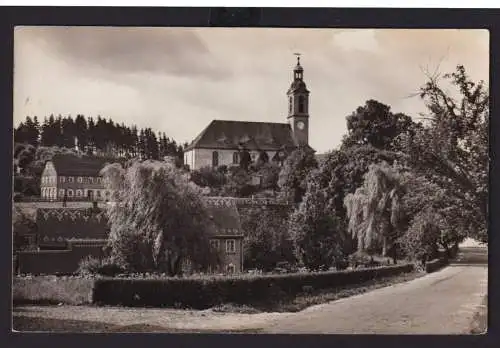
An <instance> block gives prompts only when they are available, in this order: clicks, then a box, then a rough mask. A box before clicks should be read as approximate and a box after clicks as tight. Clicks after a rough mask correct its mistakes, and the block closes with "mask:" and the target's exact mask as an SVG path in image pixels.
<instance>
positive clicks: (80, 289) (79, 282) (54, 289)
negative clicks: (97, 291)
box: [12, 276, 93, 305]
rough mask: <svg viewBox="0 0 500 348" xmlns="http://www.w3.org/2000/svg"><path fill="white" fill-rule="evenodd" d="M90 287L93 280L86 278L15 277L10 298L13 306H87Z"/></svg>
mask: <svg viewBox="0 0 500 348" xmlns="http://www.w3.org/2000/svg"><path fill="white" fill-rule="evenodd" d="M92 287H93V280H92V279H87V278H76V277H75V278H67V279H60V278H58V277H55V276H47V277H32V278H27V277H26V278H19V277H15V278H14V279H13V287H12V298H13V302H14V303H15V304H59V303H61V302H63V303H67V304H74V305H80V304H88V303H90V302H91V300H92V298H91V296H92Z"/></svg>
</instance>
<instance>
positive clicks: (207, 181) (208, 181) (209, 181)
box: [191, 167, 226, 189]
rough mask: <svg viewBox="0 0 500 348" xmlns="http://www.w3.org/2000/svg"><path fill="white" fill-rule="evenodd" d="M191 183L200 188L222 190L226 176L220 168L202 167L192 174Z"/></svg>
mask: <svg viewBox="0 0 500 348" xmlns="http://www.w3.org/2000/svg"><path fill="white" fill-rule="evenodd" d="M191 181H192V182H194V183H195V184H196V185H198V186H200V187H210V188H212V189H220V188H221V187H222V186H224V184H225V183H226V176H225V173H224V172H222V171H221V170H219V168H217V169H215V168H212V167H202V168H200V169H198V170H193V171H192V172H191Z"/></svg>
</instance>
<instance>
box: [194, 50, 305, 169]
mask: <svg viewBox="0 0 500 348" xmlns="http://www.w3.org/2000/svg"><path fill="white" fill-rule="evenodd" d="M287 98H288V116H287V122H286V123H285V122H284V123H272V122H246V121H231V120H213V121H212V122H211V123H210V124H209V125H208V126H207V127H206V128H205V129H204V130H203V131H202V132H201V133H200V134H199V135H198V136H197V137H196V138H195V139H194V140H193V141H192V142H191V143H190V144H189V146H187V147H186V149H185V150H184V164H186V165H188V166H189V168H190V169H191V170H198V169H200V168H202V167H218V166H222V165H225V166H231V165H238V164H239V163H240V159H241V156H242V154H243V153H244V152H248V153H249V154H250V157H251V160H252V162H254V161H257V160H258V159H259V157H261V158H262V157H265V158H266V159H268V160H272V161H276V162H278V163H283V161H284V159H285V158H286V156H287V155H288V154H289V153H290V152H291V151H293V150H294V149H296V148H297V147H298V146H307V147H309V90H308V89H307V87H306V83H305V82H304V69H303V68H302V66H301V64H300V57H299V58H298V59H297V65H296V66H295V67H294V69H293V80H292V83H291V85H290V88H289V89H288V91H287Z"/></svg>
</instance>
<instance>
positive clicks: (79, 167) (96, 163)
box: [51, 154, 113, 177]
mask: <svg viewBox="0 0 500 348" xmlns="http://www.w3.org/2000/svg"><path fill="white" fill-rule="evenodd" d="M51 162H52V163H53V164H54V167H55V169H56V172H57V175H64V176H93V177H95V176H99V172H100V171H101V169H102V168H104V166H105V165H106V164H107V163H112V162H113V161H111V160H109V159H106V158H101V157H90V156H81V157H80V156H76V155H71V154H57V155H54V157H52V161H51Z"/></svg>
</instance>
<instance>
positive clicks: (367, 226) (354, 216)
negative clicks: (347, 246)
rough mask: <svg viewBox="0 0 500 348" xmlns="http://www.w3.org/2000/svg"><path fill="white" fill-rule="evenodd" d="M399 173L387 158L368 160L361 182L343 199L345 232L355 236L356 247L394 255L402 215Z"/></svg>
mask: <svg viewBox="0 0 500 348" xmlns="http://www.w3.org/2000/svg"><path fill="white" fill-rule="evenodd" d="M402 179H403V178H402V174H401V173H400V171H399V170H398V169H397V168H396V167H393V166H390V165H389V164H387V162H381V163H379V164H372V165H370V167H369V170H368V172H367V173H366V174H365V176H364V182H363V185H362V186H361V187H359V188H358V189H357V190H356V192H355V193H353V194H352V193H351V194H348V195H347V196H346V197H345V199H344V205H345V207H346V210H347V219H348V232H349V233H350V234H351V235H352V236H353V238H355V239H356V240H357V244H358V245H357V247H358V251H360V252H368V253H372V252H380V251H381V253H382V255H383V256H389V254H390V256H391V257H392V258H393V259H394V260H395V259H396V248H395V245H394V243H395V241H396V239H397V236H398V234H399V233H400V231H401V222H402V218H403V210H402V202H401V200H402V196H403V194H404V181H403V180H402Z"/></svg>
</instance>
